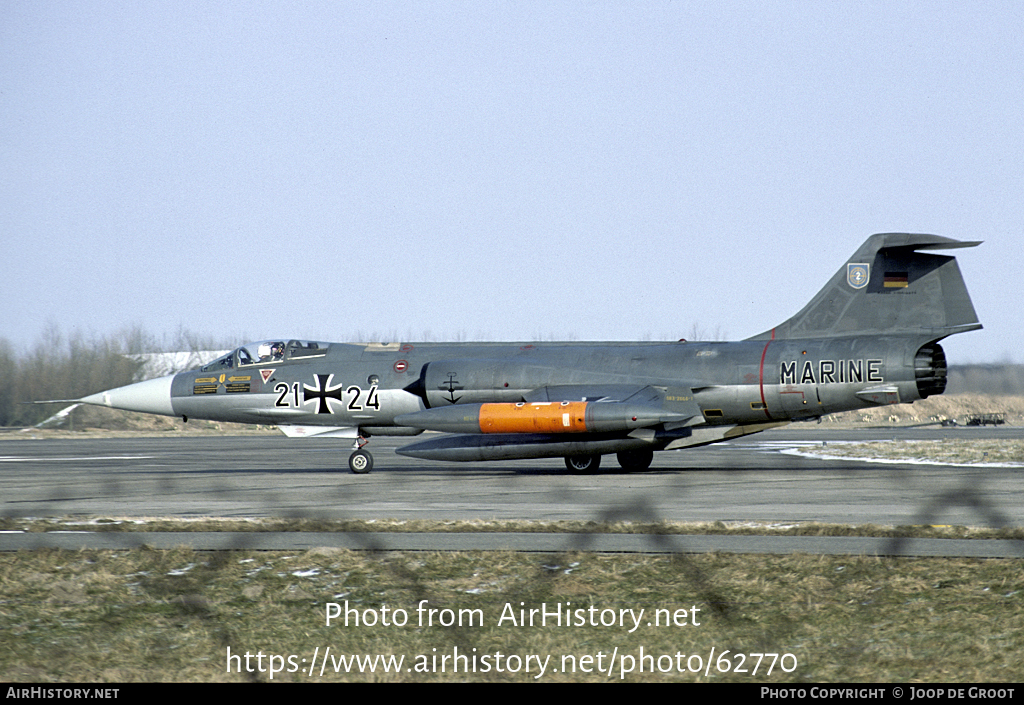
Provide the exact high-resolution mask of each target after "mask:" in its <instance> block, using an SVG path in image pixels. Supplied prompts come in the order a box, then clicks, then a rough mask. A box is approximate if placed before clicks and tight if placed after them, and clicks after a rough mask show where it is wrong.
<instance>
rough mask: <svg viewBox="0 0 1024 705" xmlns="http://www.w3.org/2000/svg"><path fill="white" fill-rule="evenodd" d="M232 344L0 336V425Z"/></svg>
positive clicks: (1020, 383) (1016, 389) (954, 386)
mask: <svg viewBox="0 0 1024 705" xmlns="http://www.w3.org/2000/svg"><path fill="white" fill-rule="evenodd" d="M238 340H240V339H235V340H234V341H233V342H227V343H225V342H224V341H223V340H219V341H218V340H214V339H212V338H204V337H200V336H197V335H195V334H193V333H190V332H188V331H179V332H178V333H177V334H176V335H175V336H174V337H172V338H170V339H167V338H165V339H162V340H159V339H156V338H154V337H152V336H151V335H149V334H147V333H145V332H144V331H141V330H139V329H134V328H133V329H129V330H126V331H123V332H121V333H119V334H117V335H114V336H111V337H90V338H86V337H84V336H82V335H80V334H77V333H76V334H72V335H68V336H65V335H63V334H61V333H60V332H59V331H58V330H56V329H50V330H48V331H47V332H46V333H45V334H44V335H43V336H42V338H41V340H40V341H39V342H38V343H37V344H36V345H35V346H34V347H33V348H31V349H28V350H20V351H19V350H17V349H15V347H14V346H13V345H12V344H11V342H10V341H9V340H7V339H5V338H0V426H33V425H35V424H37V423H39V422H41V421H44V420H45V419H47V418H49V417H50V416H52V415H53V414H55V413H56V412H58V411H60V409H61V408H62V407H61V406H60V405H59V404H30V403H25V402H32V401H36V400H40V399H79V398H81V397H83V396H86V395H88V394H94V393H96V392H100V391H103V390H104V389H112V388H114V387H120V386H123V385H126V384H131V383H132V382H136V381H138V375H139V372H140V368H141V367H142V362H141V361H140V360H139V359H138V358H133V357H131V356H133V355H139V354H142V353H153V352H179V351H188V352H195V351H200V350H220V349H228V348H231V347H234V345H235V344H237V342H238ZM946 393H947V394H965V393H973V394H987V395H992V396H1005V395H1020V394H1024V365H1012V364H996V365H956V366H952V367H950V368H949V379H948V384H947V386H946Z"/></svg>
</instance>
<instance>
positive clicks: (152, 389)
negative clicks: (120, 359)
mask: <svg viewBox="0 0 1024 705" xmlns="http://www.w3.org/2000/svg"><path fill="white" fill-rule="evenodd" d="M173 380H174V375H170V376H167V377H157V378H156V379H148V380H146V381H145V382H136V383H135V384H129V385H128V386H127V387H118V388H117V389H108V390H107V391H105V392H98V393H96V394H92V395H90V396H87V397H85V398H83V399H82V400H81V401H82V402H83V403H85V404H95V405H96V406H109V407H110V408H111V409H123V410H124V411H141V412H144V413H147V414H163V415H164V416H176V415H177V414H175V413H174V408H173V407H172V406H171V382H172V381H173Z"/></svg>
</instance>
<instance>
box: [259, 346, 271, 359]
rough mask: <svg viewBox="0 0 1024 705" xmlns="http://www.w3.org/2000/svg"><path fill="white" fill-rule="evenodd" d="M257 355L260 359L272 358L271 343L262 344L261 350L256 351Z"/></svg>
mask: <svg viewBox="0 0 1024 705" xmlns="http://www.w3.org/2000/svg"><path fill="white" fill-rule="evenodd" d="M256 354H257V355H259V356H260V359H261V360H263V359H265V358H268V357H270V343H260V346H259V348H257V350H256Z"/></svg>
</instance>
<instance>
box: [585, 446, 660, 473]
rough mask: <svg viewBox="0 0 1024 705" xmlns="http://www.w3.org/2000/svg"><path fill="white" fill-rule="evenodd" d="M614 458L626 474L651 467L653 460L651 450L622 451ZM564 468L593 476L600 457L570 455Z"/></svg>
mask: <svg viewBox="0 0 1024 705" xmlns="http://www.w3.org/2000/svg"><path fill="white" fill-rule="evenodd" d="M615 458H616V459H617V460H618V461H619V465H620V466H621V467H622V469H623V470H625V471H626V472H639V471H641V470H646V469H647V468H649V467H651V461H653V460H654V451H653V450H624V451H622V452H621V453H616V454H615ZM565 467H567V468H569V472H572V473H576V474H578V475H593V474H594V473H596V472H597V469H598V468H599V467H601V456H600V455H596V454H595V455H570V456H569V457H567V458H566V459H565Z"/></svg>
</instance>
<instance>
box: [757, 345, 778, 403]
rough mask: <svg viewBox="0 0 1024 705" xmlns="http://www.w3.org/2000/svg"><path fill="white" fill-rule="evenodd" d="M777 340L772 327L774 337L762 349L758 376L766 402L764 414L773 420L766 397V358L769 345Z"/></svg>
mask: <svg viewBox="0 0 1024 705" xmlns="http://www.w3.org/2000/svg"><path fill="white" fill-rule="evenodd" d="M773 340H775V329H774V328H772V337H771V338H769V339H768V342H767V343H765V344H764V350H762V351H761V367H760V369H759V370H758V376H759V378H760V380H759V381H760V384H761V403H762V404H764V415H765V416H767V417H768V420H769V421H771V420H772V415H771V414H770V413H768V401H767V400H766V399H765V398H764V358H765V356H766V355H767V354H768V346H769V345H771V344H772V341H773Z"/></svg>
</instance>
